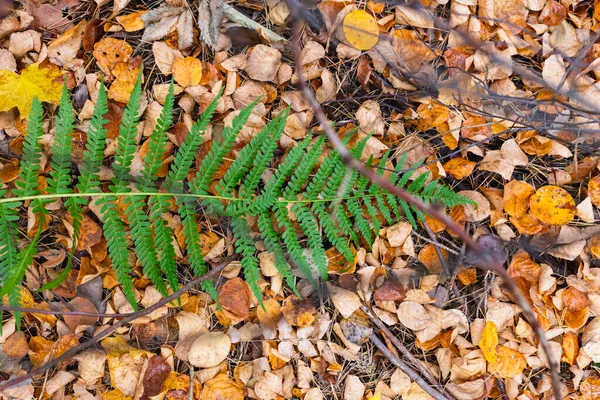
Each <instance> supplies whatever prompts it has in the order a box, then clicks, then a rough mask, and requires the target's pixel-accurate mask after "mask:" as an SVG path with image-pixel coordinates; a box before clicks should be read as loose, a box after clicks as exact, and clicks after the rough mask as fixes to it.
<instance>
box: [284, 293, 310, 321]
mask: <svg viewBox="0 0 600 400" xmlns="http://www.w3.org/2000/svg"><path fill="white" fill-rule="evenodd" d="M281 312H282V313H283V316H284V317H285V319H286V320H287V322H288V323H289V324H290V325H292V326H297V327H299V328H303V327H307V326H310V325H312V324H313V323H314V322H315V319H316V316H315V314H316V312H317V310H316V309H315V306H313V304H312V302H311V301H310V299H308V298H306V299H304V300H299V299H298V297H296V296H294V295H292V296H289V297H287V298H286V299H285V300H283V304H282V305H281Z"/></svg>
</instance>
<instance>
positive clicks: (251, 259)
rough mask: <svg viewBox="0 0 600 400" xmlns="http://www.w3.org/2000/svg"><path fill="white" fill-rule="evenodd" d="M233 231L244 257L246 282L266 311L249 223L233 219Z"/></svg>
mask: <svg viewBox="0 0 600 400" xmlns="http://www.w3.org/2000/svg"><path fill="white" fill-rule="evenodd" d="M231 230H232V231H233V237H234V238H235V248H236V250H237V252H238V253H239V254H241V256H242V260H241V263H242V269H243V270H244V276H245V277H246V282H248V286H250V290H251V291H252V294H254V297H256V299H257V300H258V302H259V303H260V306H261V307H262V308H263V310H264V309H265V306H264V304H263V302H262V291H261V290H260V286H258V281H259V279H260V272H259V267H258V259H257V258H256V256H255V253H256V248H255V247H254V241H253V240H252V236H251V233H250V227H249V226H248V222H246V220H245V219H243V218H241V217H232V218H231Z"/></svg>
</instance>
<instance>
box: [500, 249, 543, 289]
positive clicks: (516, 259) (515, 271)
mask: <svg viewBox="0 0 600 400" xmlns="http://www.w3.org/2000/svg"><path fill="white" fill-rule="evenodd" d="M541 273H542V267H541V266H540V265H539V264H538V263H536V262H535V261H533V260H532V259H531V256H530V255H529V253H527V252H526V251H525V250H519V251H518V252H517V253H515V255H514V256H513V259H512V261H511V262H510V265H509V266H508V274H509V275H510V276H511V277H513V278H516V277H518V276H520V277H522V278H524V279H526V280H527V281H529V282H532V283H533V282H537V281H538V280H539V278H540V274H541Z"/></svg>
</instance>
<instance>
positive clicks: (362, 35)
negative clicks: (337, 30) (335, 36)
mask: <svg viewBox="0 0 600 400" xmlns="http://www.w3.org/2000/svg"><path fill="white" fill-rule="evenodd" d="M342 28H343V31H344V35H345V37H346V40H347V41H348V43H350V44H351V45H352V46H354V47H355V48H357V49H358V50H370V49H371V48H373V47H374V46H375V45H376V44H377V42H378V41H379V28H378V26H377V21H375V18H374V17H373V16H372V15H371V14H369V13H368V12H366V11H364V10H354V11H351V12H349V13H348V14H347V15H346V16H345V17H344V22H343V25H342Z"/></svg>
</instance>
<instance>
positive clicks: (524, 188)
mask: <svg viewBox="0 0 600 400" xmlns="http://www.w3.org/2000/svg"><path fill="white" fill-rule="evenodd" d="M534 193H535V189H534V188H533V186H531V185H530V184H529V183H527V182H522V181H517V180H512V181H510V182H508V183H507V184H506V185H504V211H506V213H507V214H508V215H510V216H511V217H516V218H521V217H522V216H523V215H525V214H526V213H527V210H528V209H529V198H530V197H531V196H533V194H534Z"/></svg>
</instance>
